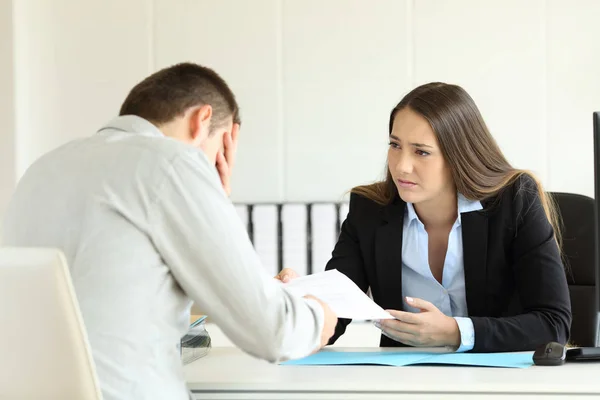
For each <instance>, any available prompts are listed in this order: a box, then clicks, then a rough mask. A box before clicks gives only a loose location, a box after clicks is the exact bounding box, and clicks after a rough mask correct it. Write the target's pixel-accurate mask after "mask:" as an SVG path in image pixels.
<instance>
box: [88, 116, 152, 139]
mask: <svg viewBox="0 0 600 400" xmlns="http://www.w3.org/2000/svg"><path fill="white" fill-rule="evenodd" d="M105 129H116V130H119V131H124V132H132V133H137V134H139V135H144V136H155V137H163V136H164V134H163V133H162V132H161V131H160V129H158V128H157V127H156V126H155V125H153V124H152V123H151V122H150V121H148V120H146V119H144V118H142V117H138V116H137V115H121V116H118V117H115V118H113V119H112V120H111V121H109V122H108V123H107V124H106V125H104V126H103V127H102V128H100V130H98V132H101V131H103V130H105Z"/></svg>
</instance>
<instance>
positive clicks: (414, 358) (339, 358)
mask: <svg viewBox="0 0 600 400" xmlns="http://www.w3.org/2000/svg"><path fill="white" fill-rule="evenodd" d="M532 356H533V352H518V353H441V354H440V353H427V352H407V351H377V352H345V351H321V352H319V353H316V354H313V355H310V356H308V357H305V358H301V359H298V360H290V361H286V362H283V363H281V365H391V366H395V367H402V366H406V365H419V364H447V365H468V366H479V367H501V368H527V367H530V366H532V365H533V359H532Z"/></svg>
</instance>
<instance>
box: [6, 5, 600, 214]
mask: <svg viewBox="0 0 600 400" xmlns="http://www.w3.org/2000/svg"><path fill="white" fill-rule="evenodd" d="M2 4H3V5H2V8H1V9H0V18H2V23H1V24H0V26H1V28H0V29H2V38H3V39H4V38H5V37H9V38H10V28H9V25H10V24H8V23H5V22H10V19H11V18H10V16H11V14H10V12H9V10H10V4H11V2H4V3H2ZM6 4H8V6H6ZM13 4H14V7H15V9H14V10H13V11H14V17H13V26H14V36H13V43H14V75H15V80H14V85H15V86H14V89H15V91H14V97H13V100H14V101H13V102H14V104H15V105H16V114H15V115H16V118H15V121H14V122H15V124H16V131H15V130H13V129H11V125H12V121H11V117H10V115H11V111H10V106H11V103H12V102H11V95H10V86H11V81H10V80H9V79H8V78H7V77H10V76H11V65H10V64H11V63H10V62H7V61H6V60H7V59H9V60H10V57H4V55H7V54H8V55H10V50H7V49H6V46H10V43H8V44H7V43H6V41H5V40H3V42H2V46H3V47H2V48H1V49H0V54H1V55H2V57H1V61H0V72H1V73H0V75H1V78H0V79H1V80H0V82H1V84H2V89H3V90H2V92H1V95H0V96H1V97H0V99H1V101H2V102H3V103H2V104H4V103H8V107H7V108H5V107H2V111H0V112H2V118H1V120H2V124H3V125H2V132H3V134H2V136H1V140H2V142H1V145H2V147H1V151H2V159H1V161H0V163H1V170H0V188H3V190H4V191H5V192H6V190H7V188H12V186H13V184H14V180H15V179H16V178H17V177H19V176H21V174H22V173H23V171H24V170H25V169H26V168H27V166H28V165H29V164H30V163H31V162H32V161H34V160H35V159H36V158H37V157H38V156H39V155H41V154H42V153H44V152H45V151H47V150H50V149H52V148H54V147H56V146H58V145H60V144H61V143H63V142H65V141H67V140H69V139H72V138H77V137H81V136H85V135H90V134H92V133H93V132H94V131H95V130H96V129H97V128H98V127H99V126H100V125H101V124H102V123H103V122H105V121H106V120H108V119H109V118H110V117H111V116H113V115H115V114H116V113H117V111H118V108H119V106H120V103H121V101H122V100H123V98H124V96H125V95H126V93H127V91H128V90H129V89H130V88H131V87H132V86H133V85H134V84H135V83H136V82H137V81H138V80H140V79H142V78H143V77H144V76H146V74H148V73H149V72H151V71H154V70H156V69H158V68H161V67H164V66H167V65H170V64H172V63H175V62H179V61H186V60H191V61H195V62H199V63H202V64H205V65H209V66H212V67H214V68H215V69H216V70H217V71H218V72H220V73H221V74H222V75H223V76H224V78H225V79H226V80H227V81H228V82H230V84H231V86H232V87H233V89H234V91H235V92H236V94H237V96H238V99H239V102H240V104H241V107H242V118H243V128H242V135H241V141H240V153H239V161H238V163H237V165H236V171H235V177H234V182H233V185H234V193H233V199H234V200H235V201H282V200H287V201H297V200H338V199H340V198H341V196H342V195H343V194H344V192H345V191H347V190H348V189H350V188H351V187H352V186H354V185H357V184H360V183H363V182H368V181H371V180H373V179H376V178H378V177H379V176H381V172H382V171H383V166H384V161H385V151H386V135H387V122H388V121H387V118H388V114H389V111H390V109H391V108H392V107H393V106H394V105H395V104H396V103H397V101H399V100H400V98H401V97H402V96H403V95H404V94H405V93H406V92H407V91H408V90H410V89H411V88H412V87H414V86H415V85H418V84H421V83H424V82H427V81H432V80H441V81H447V82H452V83H458V84H460V85H463V86H464V87H465V88H466V89H467V90H468V91H469V92H470V93H471V94H472V96H473V97H474V98H475V100H476V102H477V103H478V104H479V106H480V108H481V110H482V112H483V114H484V117H485V118H486V120H487V122H488V125H489V126H490V128H491V130H492V132H493V133H494V135H495V137H496V138H497V140H498V141H499V143H500V144H501V146H502V148H503V149H504V151H505V153H506V155H507V156H508V158H509V159H510V160H511V161H513V162H514V164H515V165H516V166H518V167H522V168H528V169H533V170H534V171H537V172H538V173H539V174H540V176H541V177H542V179H543V182H544V183H546V185H547V189H550V190H563V191H571V192H576V193H583V194H587V195H589V196H593V187H594V183H593V149H592V132H591V128H592V120H591V113H592V111H594V110H600V78H599V77H598V71H600V41H598V38H599V37H600V24H598V23H597V17H598V16H599V15H600V2H598V1H595V0H579V1H577V2H572V1H569V0H546V1H544V0H534V1H527V2H523V1H520V0H488V1H479V0H452V1H450V0H446V1H442V0H418V1H415V0H377V1H368V0H327V1H320V0H303V1H301V0H253V1H251V2H250V1H237V0H221V1H218V2H216V1H212V0H194V1H182V0H127V1H122V0H88V1H85V2H82V1H77V0H55V1H52V2H48V1H46V0H19V1H15V2H13ZM7 7H8V10H7ZM7 17H8V18H7ZM7 19H8V21H7ZM6 33H8V35H6ZM9 42H10V41H9ZM4 72H8V73H7V74H5V73H4ZM4 87H8V88H9V90H4ZM6 115H8V117H6ZM6 132H9V134H8V135H6V134H5V133H6ZM10 132H16V134H14V135H10ZM13 146H16V152H14V153H11V152H10V150H7V149H12V148H13ZM11 167H12V168H11ZM2 196H3V194H2V193H0V205H1V204H2V203H1V202H2V198H3V197H2ZM0 212H1V211H0Z"/></svg>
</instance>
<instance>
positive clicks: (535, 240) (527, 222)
mask: <svg viewBox="0 0 600 400" xmlns="http://www.w3.org/2000/svg"><path fill="white" fill-rule="evenodd" d="M519 186H520V187H519V188H518V189H517V193H516V195H515V197H514V199H515V200H514V208H513V210H514V213H515V215H513V218H516V225H515V226H516V230H515V236H514V238H513V241H512V244H511V246H510V247H509V250H508V251H509V254H510V255H511V258H512V260H513V272H514V276H515V283H516V288H517V291H518V294H519V299H520V302H521V306H522V308H523V312H522V314H520V315H516V316H513V317H501V318H489V317H471V319H472V321H473V326H474V328H475V346H474V348H473V350H472V351H473V352H494V351H526V350H532V349H534V348H535V347H537V346H539V345H542V344H545V343H547V342H551V341H554V342H559V343H563V344H564V343H566V342H567V340H568V339H569V333H570V332H569V331H570V327H571V318H572V316H571V301H570V297H569V288H568V285H567V278H566V275H565V271H564V266H563V263H562V260H561V255H560V252H559V248H558V245H557V243H556V241H555V239H554V230H553V228H552V225H551V224H550V222H549V221H548V218H547V217H546V213H545V211H544V208H543V206H542V202H541V199H540V196H539V194H538V192H537V186H536V184H535V182H534V181H533V179H532V178H530V177H525V178H522V179H521V183H520V185H519Z"/></svg>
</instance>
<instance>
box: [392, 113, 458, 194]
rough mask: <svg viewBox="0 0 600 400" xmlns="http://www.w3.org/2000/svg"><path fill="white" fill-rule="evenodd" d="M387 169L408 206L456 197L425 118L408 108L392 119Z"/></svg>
mask: <svg viewBox="0 0 600 400" xmlns="http://www.w3.org/2000/svg"><path fill="white" fill-rule="evenodd" d="M389 139H390V144H389V149H388V168H389V171H390V174H391V175H392V178H393V179H394V183H395V184H396V188H397V189H398V194H399V195H400V197H401V198H402V200H404V201H405V202H407V203H413V204H417V203H421V202H428V201H430V200H433V199H436V198H438V197H439V196H443V195H447V194H449V193H452V194H453V195H455V194H456V189H455V186H454V182H453V180H452V172H451V170H450V166H449V165H448V163H447V162H446V160H445V159H444V156H443V154H442V151H441V149H440V147H439V143H438V141H437V138H436V135H435V133H434V132H433V129H432V128H431V126H430V125H429V123H428V122H427V120H426V119H425V118H423V117H422V116H421V115H419V114H417V113H416V112H414V111H413V110H411V109H410V108H408V107H407V108H404V109H402V110H400V111H398V112H397V113H396V116H395V117H394V122H393V127H392V132H391V134H390V137H389Z"/></svg>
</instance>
